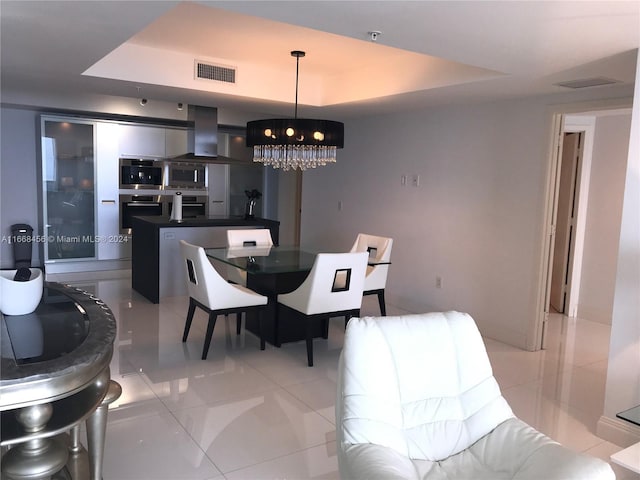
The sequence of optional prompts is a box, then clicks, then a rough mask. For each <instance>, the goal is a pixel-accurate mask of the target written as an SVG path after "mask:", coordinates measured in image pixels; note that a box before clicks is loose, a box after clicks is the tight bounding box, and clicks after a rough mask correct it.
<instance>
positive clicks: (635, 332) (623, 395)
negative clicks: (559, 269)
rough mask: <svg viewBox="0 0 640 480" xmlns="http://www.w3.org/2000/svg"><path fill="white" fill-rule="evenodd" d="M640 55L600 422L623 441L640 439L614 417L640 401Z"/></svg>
mask: <svg viewBox="0 0 640 480" xmlns="http://www.w3.org/2000/svg"><path fill="white" fill-rule="evenodd" d="M638 60H639V61H638V62H637V64H636V88H635V94H634V102H633V112H632V114H631V115H632V118H631V136H630V139H629V156H628V163H627V174H626V179H625V190H624V200H623V207H622V223H621V227H620V244H619V250H618V267H617V272H616V283H615V296H614V302H613V318H612V323H611V340H610V343H609V365H608V368H607V386H606V392H605V404H604V414H603V416H602V417H601V419H600V421H599V422H598V435H599V436H601V437H602V438H605V439H607V440H610V441H613V442H616V441H617V442H618V443H620V444H624V443H628V442H630V441H638V439H640V428H638V427H635V428H631V427H630V425H629V424H628V423H625V422H623V421H622V420H617V419H616V418H615V415H616V413H618V412H620V411H622V410H626V409H628V408H631V407H634V406H636V405H639V404H640V54H639V58H638ZM623 441H624V443H623Z"/></svg>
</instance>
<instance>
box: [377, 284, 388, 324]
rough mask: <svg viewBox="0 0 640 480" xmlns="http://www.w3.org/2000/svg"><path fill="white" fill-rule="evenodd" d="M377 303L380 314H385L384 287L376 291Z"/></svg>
mask: <svg viewBox="0 0 640 480" xmlns="http://www.w3.org/2000/svg"><path fill="white" fill-rule="evenodd" d="M378 304H379V305H380V315H382V316H383V317H386V316H387V307H386V305H385V303H384V289H383V290H380V291H379V292H378Z"/></svg>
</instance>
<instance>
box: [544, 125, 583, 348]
mask: <svg viewBox="0 0 640 480" xmlns="http://www.w3.org/2000/svg"><path fill="white" fill-rule="evenodd" d="M554 125H555V127H554V128H556V135H557V136H556V139H557V144H556V147H555V148H554V154H553V156H552V159H551V161H552V167H553V168H552V175H550V178H549V189H550V190H549V191H550V198H549V208H550V210H549V216H548V218H549V225H548V230H549V232H548V244H547V253H546V257H545V264H544V269H545V271H546V275H545V278H546V282H545V286H544V290H543V292H544V299H543V304H542V311H543V316H544V319H543V321H542V329H541V338H540V348H543V349H544V348H545V338H546V333H547V327H548V325H547V322H548V321H549V313H550V311H551V310H552V309H553V310H556V311H557V312H558V313H562V314H564V315H566V316H569V317H575V316H576V314H577V309H578V299H579V295H580V277H581V273H582V253H583V248H584V235H585V225H586V215H587V198H588V195H589V183H590V177H591V156H592V150H593V138H594V135H595V116H594V115H589V114H587V113H585V114H583V115H580V114H576V115H560V114H558V115H557V116H556V118H555V123H554Z"/></svg>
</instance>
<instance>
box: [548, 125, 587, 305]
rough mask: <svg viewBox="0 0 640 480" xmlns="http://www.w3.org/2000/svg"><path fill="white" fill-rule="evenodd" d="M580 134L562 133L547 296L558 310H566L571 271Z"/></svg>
mask: <svg viewBox="0 0 640 480" xmlns="http://www.w3.org/2000/svg"><path fill="white" fill-rule="evenodd" d="M580 136H581V133H565V134H564V140H563V147H562V163H561V166H560V188H559V192H558V213H557V217H556V219H557V220H556V236H555V247H554V255H553V270H552V274H551V296H550V303H551V306H552V307H553V308H554V309H555V310H556V311H557V312H559V313H564V311H565V303H566V298H567V289H568V281H569V274H570V261H571V254H572V252H571V245H572V237H573V235H574V217H575V206H576V205H575V193H576V181H577V175H578V160H579V157H580V151H579V147H580Z"/></svg>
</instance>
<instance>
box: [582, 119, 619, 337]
mask: <svg viewBox="0 0 640 480" xmlns="http://www.w3.org/2000/svg"><path fill="white" fill-rule="evenodd" d="M630 130H631V113H630V112H629V113H623V114H618V115H607V116H600V117H598V118H597V120H596V128H595V136H594V137H595V138H594V143H593V156H592V159H591V181H590V185H589V199H588V207H587V216H586V217H587V218H586V228H585V240H584V251H583V257H582V275H581V280H580V296H579V302H578V312H577V316H578V317H580V318H585V319H587V320H592V321H596V322H600V323H604V324H608V325H611V314H612V312H613V294H614V288H615V278H616V267H617V258H618V243H619V241H620V221H621V218H622V198H623V195H624V184H625V175H626V171H627V156H628V150H629V135H630Z"/></svg>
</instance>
